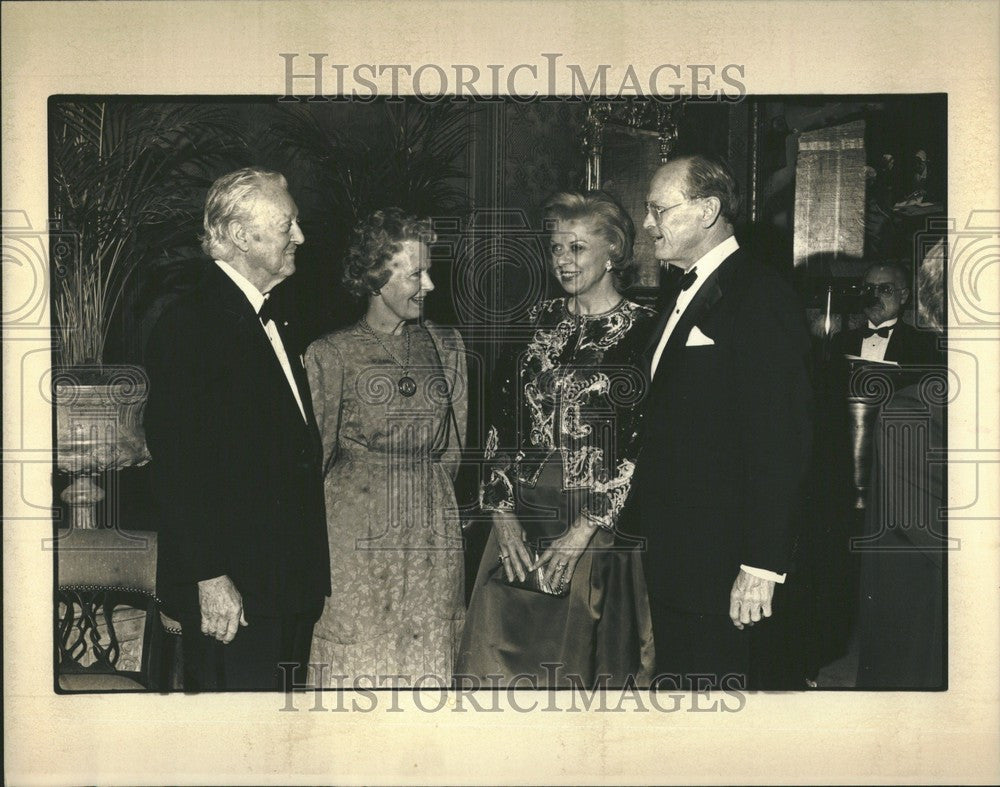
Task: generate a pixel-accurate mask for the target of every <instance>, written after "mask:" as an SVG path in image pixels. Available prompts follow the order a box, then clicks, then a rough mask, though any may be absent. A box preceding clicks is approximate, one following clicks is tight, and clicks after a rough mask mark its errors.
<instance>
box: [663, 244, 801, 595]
mask: <svg viewBox="0 0 1000 787" xmlns="http://www.w3.org/2000/svg"><path fill="white" fill-rule="evenodd" d="M739 248H740V244H738V243H737V242H736V237H735V236H733V235H730V236H729V237H728V238H726V239H725V240H724V241H722V243H720V244H719V245H718V246H715V247H713V248H711V249H709V250H708V251H707V252H705V254H704V255H703V256H702V257H701V258H699V260H698V261H697V262H696V263H695V264H694V265H692V266H691V267H690V268H688V270H687V272H688V273H690V272H691V271H697V273H698V277H697V278H696V279H695V280H694V282H693V283H692V284H691V286H690V287H688V288H687V289H686V290H682V291H681V293H680V295H678V296H677V303H676V304H675V305H674V311H673V314H671V315H670V319H668V320H667V324H666V326H664V328H663V335H662V336H661V337H660V343H659V344H658V345H657V346H656V352H655V353H653V362H652V365H651V367H650V378H652V376H653V375H655V374H656V367H657V366H658V365H659V363H660V356H661V355H663V348H664V347H666V346H667V341H668V340H669V339H670V334H672V333H673V332H674V328H676V327H677V323H678V322H680V319H681V317H682V316H683V315H684V311H685V310H686V309H687V307H688V304H689V303H691V301H692V300H693V299H694V296H695V295H696V294H697V293H698V290H700V289H701V288H702V286H703V285H704V284H705V282H706V281H708V278H709V277H710V276H711V275H712V274H713V273H715V270H716V268H718V267H719V266H720V265H721V264H722V263H723V262H725V260H726V258H727V257H729V256H730V255H731V254H733V253H734V252H736V251H737V250H738V249H739ZM740 568H741V569H743V570H744V571H746V572H747V573H748V574H750V575H752V576H755V577H758V578H760V579H769V580H771V581H772V582H778V583H782V582H784V581H785V577H786V576H787V574H778V573H775V572H774V571H768V570H767V569H766V568H755V567H754V566H747V565H740Z"/></svg>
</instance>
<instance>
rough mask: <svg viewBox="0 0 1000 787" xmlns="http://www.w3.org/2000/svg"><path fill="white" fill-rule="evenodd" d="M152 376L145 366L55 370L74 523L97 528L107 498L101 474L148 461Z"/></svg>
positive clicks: (63, 467) (59, 446) (60, 462)
mask: <svg viewBox="0 0 1000 787" xmlns="http://www.w3.org/2000/svg"><path fill="white" fill-rule="evenodd" d="M148 390H149V380H148V378H147V377H146V373H145V371H144V370H143V369H142V367H139V366H101V365H94V366H63V367H56V368H55V369H53V372H52V401H53V405H54V407H55V411H56V466H57V468H58V469H59V470H60V471H62V472H64V473H66V474H68V475H69V476H70V479H71V481H70V484H69V486H68V487H67V488H66V489H65V490H64V491H63V493H62V494H61V495H60V498H61V499H62V501H63V502H64V503H66V504H67V506H68V508H69V522H68V526H69V527H70V528H84V529H93V528H95V527H96V526H97V525H96V513H95V507H96V505H97V503H99V502H100V501H101V500H103V499H104V490H103V489H101V487H100V486H99V485H98V484H97V482H96V480H95V479H96V477H97V476H98V475H99V474H100V473H103V472H105V471H107V470H120V469H121V468H123V467H130V466H138V465H144V464H146V463H147V462H148V461H149V459H150V456H149V451H148V450H147V448H146V436H145V432H144V430H143V426H142V415H143V410H144V409H145V405H146V395H147V392H148Z"/></svg>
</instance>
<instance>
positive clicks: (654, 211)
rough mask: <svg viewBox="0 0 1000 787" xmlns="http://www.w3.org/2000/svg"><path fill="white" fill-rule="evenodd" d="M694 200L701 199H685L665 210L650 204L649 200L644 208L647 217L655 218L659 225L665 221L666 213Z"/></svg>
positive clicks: (644, 204)
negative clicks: (664, 215)
mask: <svg viewBox="0 0 1000 787" xmlns="http://www.w3.org/2000/svg"><path fill="white" fill-rule="evenodd" d="M692 199H699V198H698V197H693V198H692V197H685V198H684V199H683V200H681V201H680V202H675V203H674V204H673V205H669V206H667V207H665V208H661V207H660V206H659V205H654V204H653V203H652V202H649V201H648V200H647V201H646V202H644V203H643V206H644V207H645V208H646V215H647V216H652V217H654V218H653V221H655V222H656V223H657V224H659V223H660V222H661V221H663V214H664V213H666V212H667V211H668V210H673V209H674V208H679V207H680V206H681V205H683V204H684V203H685V202H691V200H692Z"/></svg>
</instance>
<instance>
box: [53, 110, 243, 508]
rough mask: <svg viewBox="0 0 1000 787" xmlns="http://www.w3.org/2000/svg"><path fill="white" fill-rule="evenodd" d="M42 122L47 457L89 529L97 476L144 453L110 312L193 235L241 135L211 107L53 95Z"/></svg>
mask: <svg viewBox="0 0 1000 787" xmlns="http://www.w3.org/2000/svg"><path fill="white" fill-rule="evenodd" d="M49 122H50V129H49V130H50V207H51V214H50V215H52V216H53V229H54V230H58V232H59V237H60V238H62V239H64V242H60V243H53V244H52V253H53V270H54V272H55V274H56V275H55V277H54V286H53V323H54V328H55V338H56V345H55V353H54V354H55V359H56V364H55V369H54V372H53V386H52V390H53V401H54V404H55V408H56V432H57V435H56V437H57V459H58V467H59V469H60V470H62V471H64V472H67V473H69V474H70V475H71V477H72V479H73V480H72V483H71V484H70V485H69V487H68V488H67V489H66V491H64V492H63V494H62V499H63V500H64V501H65V502H66V503H67V504H68V505H69V507H70V512H71V513H70V519H71V521H70V525H71V526H73V527H93V526H94V513H93V508H94V504H95V503H96V502H97V501H99V500H100V499H101V498H102V497H103V492H102V491H101V490H100V488H99V487H98V486H97V485H96V484H95V482H94V477H95V475H96V474H97V473H99V472H103V471H105V470H108V469H116V468H121V467H125V466H128V465H134V464H142V463H145V462H146V461H148V459H149V455H148V452H147V451H146V447H145V439H144V435H143V432H142V409H143V406H144V404H145V399H146V379H145V374H144V373H143V370H142V369H141V368H140V367H137V366H114V365H108V364H106V363H105V360H106V358H105V350H106V345H107V343H108V337H109V333H110V332H111V330H112V327H113V325H114V324H115V323H114V322H113V320H114V319H115V317H116V315H117V314H118V312H119V311H120V310H121V307H122V303H123V298H124V295H125V293H126V292H127V287H128V285H129V283H130V281H131V280H132V278H133V276H134V274H135V272H136V270H137V269H139V268H141V267H142V266H144V265H147V264H152V263H153V262H155V261H157V260H162V259H163V258H164V257H165V256H169V255H172V254H176V253H178V251H179V250H181V249H182V247H184V246H185V245H188V246H190V245H194V244H195V243H196V238H197V228H198V224H199V219H200V210H201V205H202V203H203V200H204V193H205V190H206V188H207V186H208V184H209V183H210V182H211V178H212V176H213V175H214V174H217V172H218V170H219V169H220V167H221V166H222V165H223V164H224V163H226V162H227V161H228V160H230V159H231V158H232V157H233V155H234V153H236V152H238V151H239V150H240V148H241V147H242V140H241V139H240V137H239V134H238V133H237V131H236V129H235V128H234V126H233V125H232V122H231V120H230V119H229V114H228V112H226V110H225V108H224V107H220V106H216V105H210V104H196V103H152V102H145V103H139V102H136V101H134V100H122V99H101V100H91V101H88V100H79V99H72V100H66V101H62V100H58V99H53V100H52V102H51V103H50V116H49ZM67 240H68V242H65V241H67Z"/></svg>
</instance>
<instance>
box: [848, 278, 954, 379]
mask: <svg viewBox="0 0 1000 787" xmlns="http://www.w3.org/2000/svg"><path fill="white" fill-rule="evenodd" d="M861 291H862V296H863V297H864V299H865V301H864V302H865V306H864V314H865V317H866V318H867V324H866V325H864V326H862V327H860V328H854V329H853V330H848V331H843V332H841V333H838V334H837V335H836V336H834V337H833V344H832V347H833V351H834V353H836V354H839V355H854V356H858V357H860V358H864V359H865V360H866V361H895V362H896V363H898V364H900V365H901V366H909V365H924V364H933V363H937V362H939V361H940V356H939V354H938V351H937V349H936V341H935V339H936V337H935V335H934V334H933V333H928V332H924V331H919V330H917V329H916V328H914V327H912V326H910V325H908V324H907V323H905V322H903V321H902V320H901V319H900V313H901V312H902V310H903V306H904V305H906V302H907V301H908V300H909V297H910V285H909V275H908V274H907V273H906V271H905V270H903V268H902V267H900V266H899V265H896V264H894V263H887V262H877V263H875V264H874V265H872V266H871V267H870V268H869V269H868V270H867V271H865V275H864V279H863V280H862V286H861Z"/></svg>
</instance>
